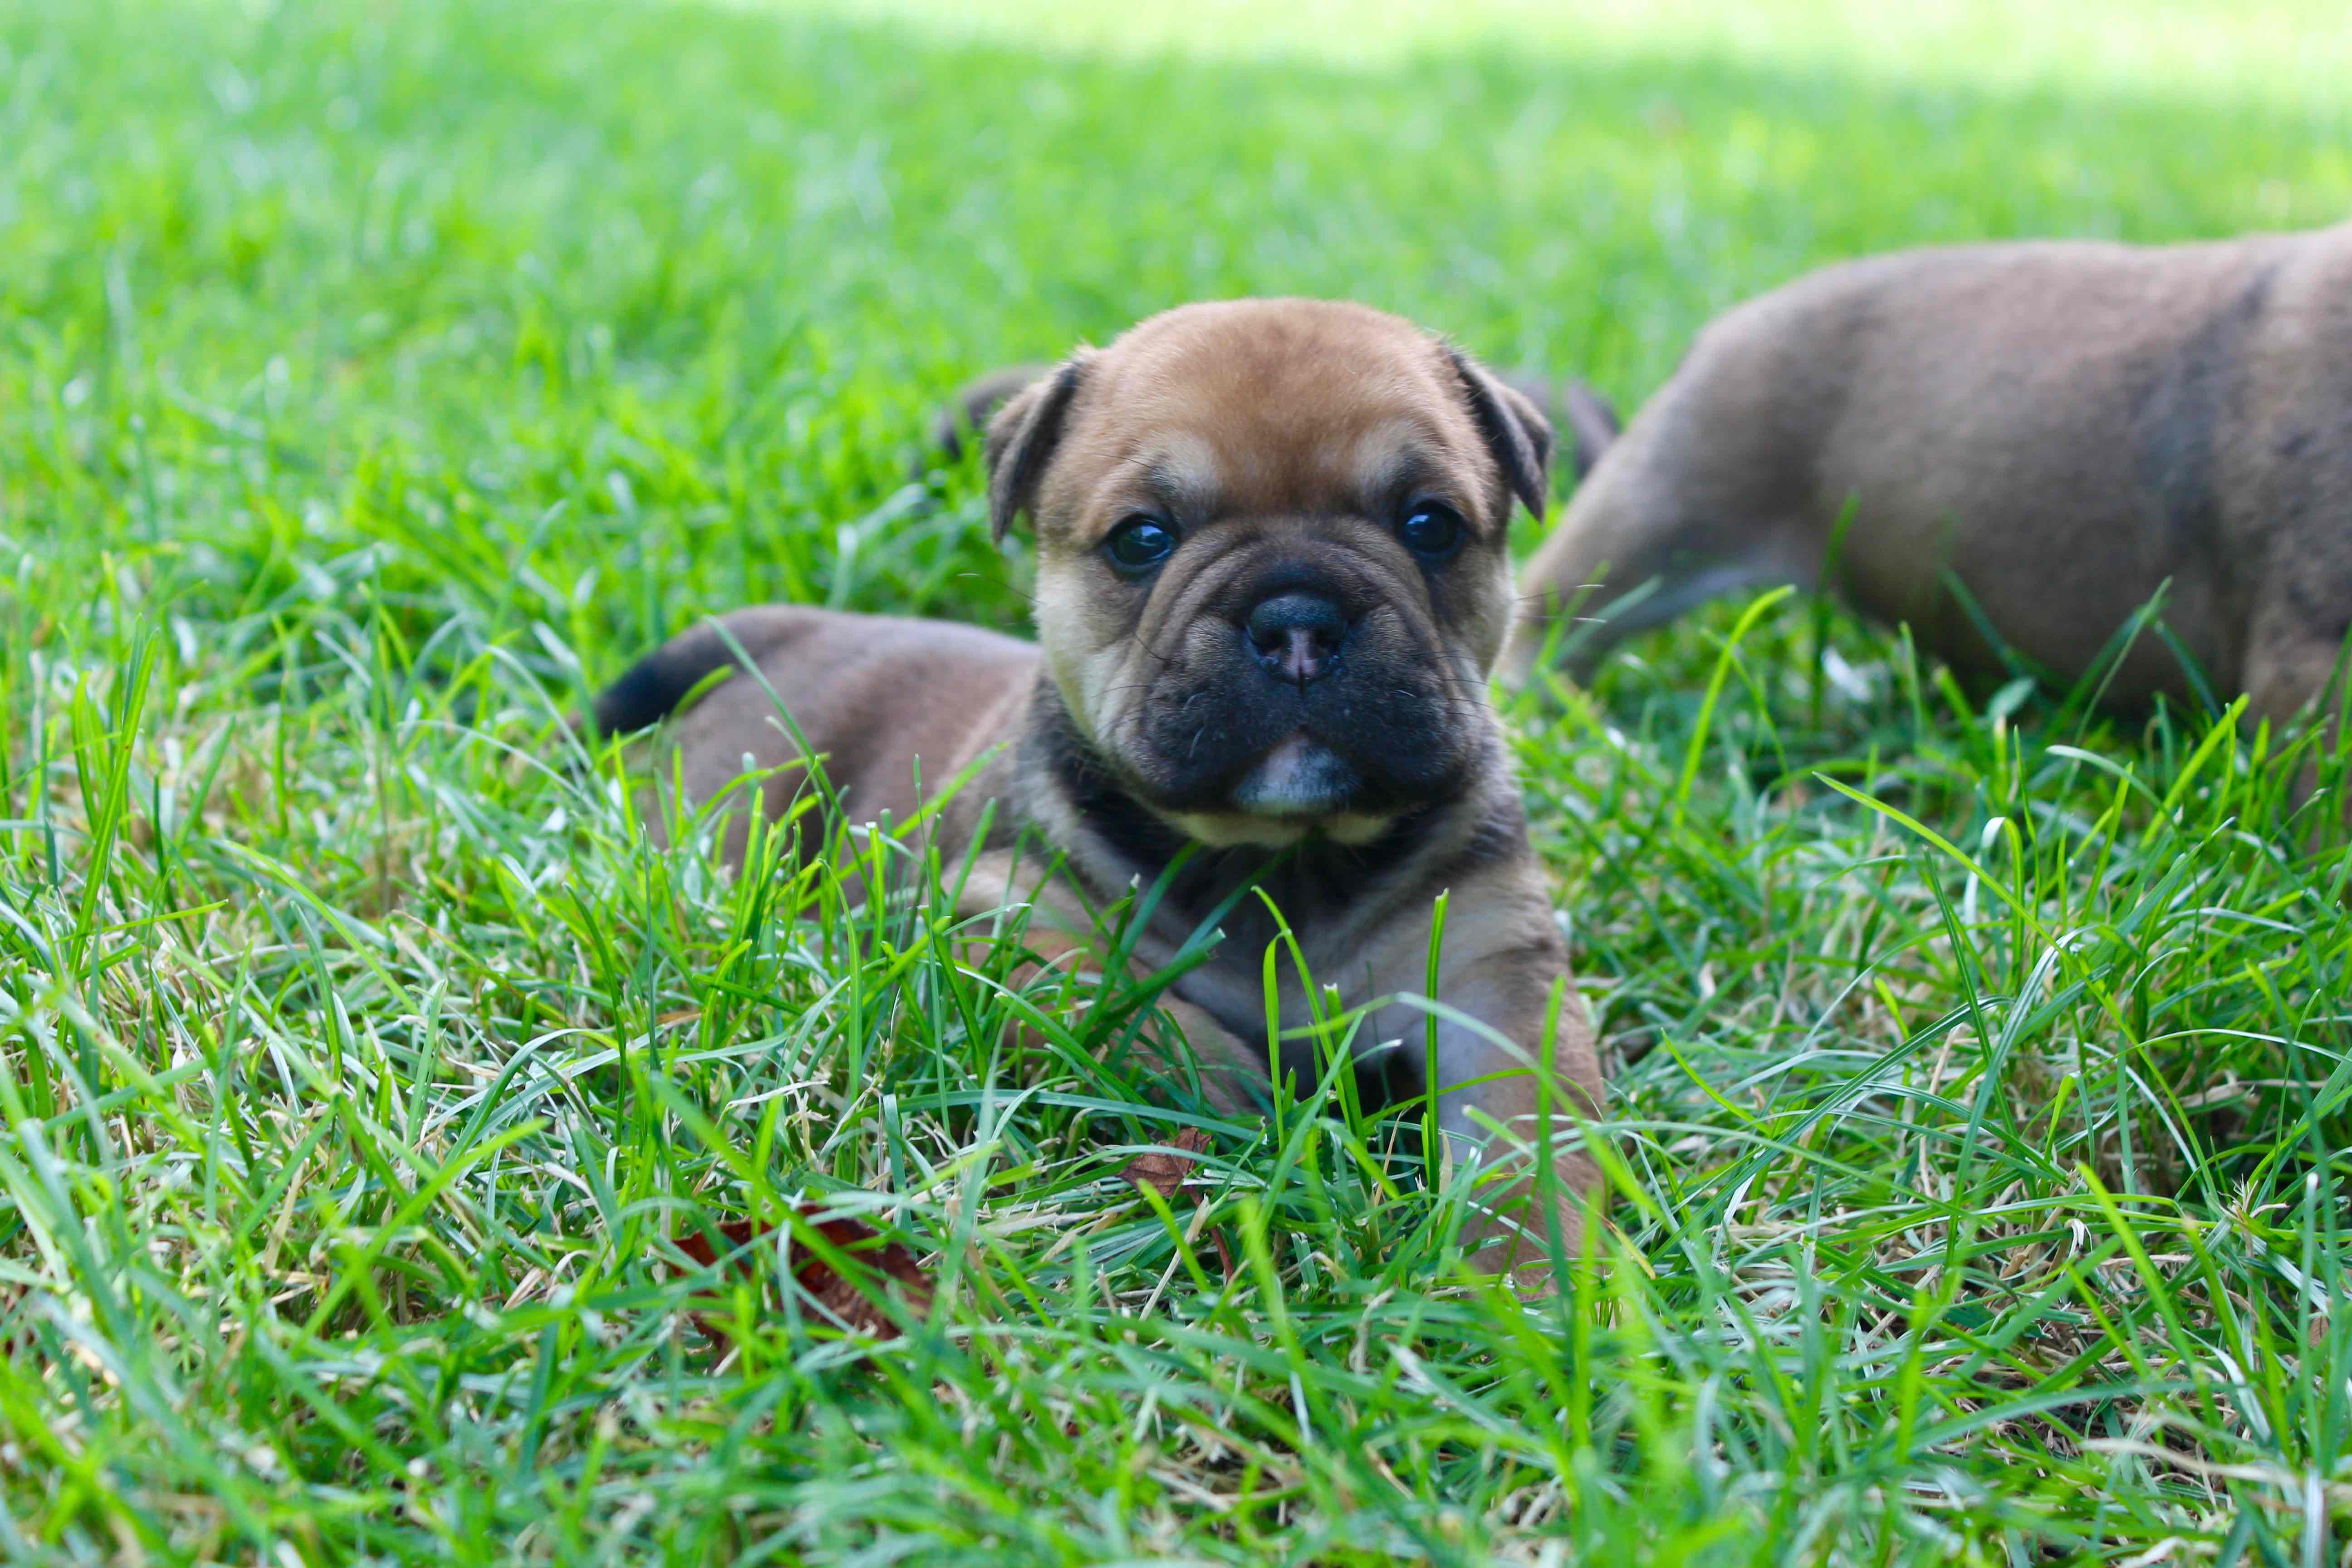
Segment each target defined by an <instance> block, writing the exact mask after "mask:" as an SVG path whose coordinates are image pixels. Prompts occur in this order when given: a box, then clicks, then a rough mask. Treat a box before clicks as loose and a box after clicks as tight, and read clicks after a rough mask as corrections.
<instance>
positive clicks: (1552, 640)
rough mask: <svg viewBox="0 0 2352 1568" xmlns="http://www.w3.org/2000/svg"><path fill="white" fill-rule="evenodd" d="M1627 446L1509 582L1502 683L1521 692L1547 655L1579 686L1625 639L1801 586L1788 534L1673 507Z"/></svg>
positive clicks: (1597, 473)
mask: <svg viewBox="0 0 2352 1568" xmlns="http://www.w3.org/2000/svg"><path fill="white" fill-rule="evenodd" d="M1642 457H1643V454H1642V453H1641V452H1640V451H1639V450H1638V449H1637V448H1635V447H1630V446H1620V447H1615V448H1612V450H1611V451H1610V452H1609V454H1608V455H1607V456H1606V457H1605V458H1603V460H1602V461H1601V465H1600V467H1599V468H1596V469H1595V470H1594V471H1593V475H1592V477H1591V479H1588V480H1587V481H1585V484H1584V487H1583V488H1582V489H1580V490H1578V491H1577V493H1576V497H1575V499H1574V500H1572V501H1571V502H1570V504H1569V509H1568V513H1567V515H1566V516H1565V517H1563V518H1561V520H1560V522H1559V527H1558V528H1556V529H1554V530H1553V531H1552V532H1551V535H1550V537H1549V538H1548V539H1546V540H1545V541H1544V542H1543V544H1542V545H1541V546H1540V547H1539V548H1538V550H1537V551H1536V552H1535V554H1534V555H1533V556H1531V557H1529V559H1528V563H1527V565H1526V567H1525V568H1523V569H1522V570H1521V572H1520V574H1519V605H1518V616H1517V624H1516V625H1515V626H1514V628H1513V630H1512V634H1511V640H1510V644H1509V646H1508V647H1507V648H1506V649H1505V651H1504V655H1503V662H1502V671H1501V673H1502V675H1503V679H1505V680H1506V681H1507V683H1509V684H1510V685H1512V686H1515V687H1516V686H1519V685H1522V684H1524V683H1525V682H1526V681H1527V680H1528V679H1529V678H1530V677H1531V676H1532V675H1533V674H1534V673H1535V668H1536V666H1537V664H1538V662H1541V661H1545V660H1546V658H1547V655H1549V657H1550V658H1558V659H1560V660H1562V661H1564V662H1565V664H1566V666H1567V668H1568V670H1569V673H1570V676H1571V677H1572V678H1573V679H1576V680H1578V681H1580V682H1581V681H1585V680H1589V679H1591V675H1592V672H1593V670H1594V669H1596V668H1599V666H1600V663H1601V659H1602V658H1605V657H1606V656H1607V655H1608V653H1609V652H1610V650H1611V649H1612V648H1614V647H1616V646H1617V645H1618V644H1619V643H1622V642H1623V641H1624V640H1625V639H1626V638H1627V637H1633V636H1634V635H1635V634H1637V633H1640V632H1643V631H1647V630H1649V629H1650V628H1651V627H1653V626H1663V625H1664V624H1665V623H1666V622H1668V621H1671V620H1673V619H1675V617H1676V616H1681V615H1683V614H1685V612H1687V611H1689V610H1690V609H1692V608H1694V607H1695V606H1696V605H1700V604H1703V603H1705V602H1706V601H1707V600H1709V599H1712V598H1717V597H1718V596H1720V595H1725V594H1733V593H1738V592H1739V591H1740V590H1742V589H1746V588H1762V587H1777V586H1779V585H1780V584H1798V585H1800V586H1811V584H1812V582H1813V580H1814V578H1815V577H1816V576H1818V570H1817V568H1818V563H1813V567H1814V569H1808V568H1807V566H1806V565H1805V563H1803V561H1802V557H1801V552H1799V551H1797V550H1795V549H1792V548H1790V543H1789V539H1790V530H1789V529H1788V528H1786V527H1785V526H1781V525H1779V524H1776V523H1773V522H1770V521H1764V520H1757V521H1738V520H1726V519H1725V518H1723V517H1721V516H1718V515H1715V514H1712V513H1708V512H1705V511H1698V510H1691V509H1689V508H1687V507H1686V506H1685V504H1684V498H1683V497H1682V495H1681V494H1680V493H1679V487H1678V486H1675V485H1673V484H1672V483H1667V484H1659V483H1657V482H1655V481H1654V478H1653V476H1652V474H1651V472H1650V471H1649V470H1650V468H1652V465H1648V464H1645V463H1643V462H1642V461H1641V458H1642Z"/></svg>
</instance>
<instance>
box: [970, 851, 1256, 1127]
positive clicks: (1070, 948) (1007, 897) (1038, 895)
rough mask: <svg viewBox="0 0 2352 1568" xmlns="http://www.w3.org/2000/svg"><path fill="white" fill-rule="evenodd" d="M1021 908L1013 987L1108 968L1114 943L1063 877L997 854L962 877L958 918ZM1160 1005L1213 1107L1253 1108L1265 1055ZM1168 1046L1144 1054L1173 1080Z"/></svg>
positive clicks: (1157, 1044)
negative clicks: (1049, 974)
mask: <svg viewBox="0 0 2352 1568" xmlns="http://www.w3.org/2000/svg"><path fill="white" fill-rule="evenodd" d="M1022 905H1026V906H1027V908H1028V910H1029V921H1028V925H1027V928H1026V929H1025V931H1024V933H1023V939H1022V944H1023V946H1024V948H1025V949H1026V950H1027V951H1028V952H1030V953H1031V954H1033V955H1034V956H1033V958H1032V959H1031V961H1030V962H1028V963H1023V964H1021V965H1020V966H1018V967H1017V968H1015V969H1014V970H1013V973H1011V974H1010V975H1008V976H1007V977H1006V978H1007V981H1008V983H1009V984H1013V985H1024V984H1027V983H1028V982H1029V981H1031V980H1032V979H1034V978H1035V977H1036V976H1037V975H1038V974H1039V973H1043V972H1044V971H1045V969H1047V968H1059V969H1062V970H1063V971H1064V972H1065V973H1076V972H1077V971H1079V970H1082V969H1084V970H1092V971H1094V972H1096V973H1100V972H1101V970H1102V968H1103V967H1104V965H1105V964H1106V963H1107V962H1108V952H1109V944H1108V942H1106V941H1105V940H1104V933H1103V931H1102V929H1101V926H1100V925H1099V923H1098V922H1097V921H1096V919H1095V917H1094V915H1093V913H1092V912H1091V911H1090V910H1087V908H1086V905H1085V902H1084V901H1083V900H1080V899H1079V898H1078V897H1077V895H1076V892H1075V890H1073V889H1071V888H1070V887H1069V886H1068V885H1067V884H1066V882H1064V881H1062V880H1061V879H1059V878H1056V877H1052V876H1048V875H1045V874H1044V873H1043V872H1042V871H1040V870H1036V869H1033V868H1027V867H1022V866H1017V865H1016V864H1015V862H1014V859H1013V856H1011V855H1010V854H1006V853H1003V852H992V853H989V854H984V855H982V856H980V857H979V858H977V859H976V860H975V861H974V863H973V866H972V873H971V876H970V877H969V878H967V879H965V881H964V884H963V891H962V895H961V898H960V899H959V900H957V904H956V913H957V914H959V915H961V916H963V917H965V918H967V919H971V918H975V917H986V916H989V915H992V914H994V913H995V912H997V911H998V910H1007V909H1012V908H1015V907H1018V906H1022ZM970 945H972V946H980V945H984V944H982V943H978V942H973V943H971V944H970ZM1139 945H1141V944H1139ZM1129 972H1130V973H1132V974H1133V975H1135V976H1136V977H1138V978H1140V977H1141V976H1142V975H1144V974H1146V973H1150V963H1149V961H1148V959H1147V957H1146V955H1144V954H1142V953H1141V952H1138V953H1136V954H1135V955H1134V956H1133V957H1131V958H1130V960H1129ZM1156 1005H1157V1006H1158V1008H1159V1010H1160V1012H1161V1013H1163V1014H1165V1015H1166V1016H1168V1018H1169V1020H1170V1021H1171V1023H1173V1024H1174V1025H1175V1026H1176V1028H1177V1030H1178V1031H1179V1032H1180V1033H1181V1035H1182V1036H1183V1041H1184V1044H1185V1045H1186V1046H1189V1047H1191V1050H1192V1058H1193V1062H1194V1064H1195V1065H1196V1066H1197V1067H1198V1068H1199V1069H1200V1075H1201V1089H1202V1093H1203V1094H1205V1095H1206V1096H1207V1097H1208V1100H1209V1103H1210V1104H1211V1105H1213V1106H1214V1107H1216V1108H1217V1109H1218V1110H1221V1111H1223V1112H1225V1113H1227V1114H1229V1115H1232V1114H1238V1113H1240V1112H1243V1111H1245V1110H1249V1109H1250V1107H1251V1106H1252V1104H1253V1100H1252V1098H1251V1090H1252V1089H1253V1088H1254V1087H1256V1086H1259V1085H1262V1084H1264V1083H1265V1073H1266V1069H1265V1062H1264V1060H1263V1059H1262V1058H1261V1056H1260V1053H1259V1052H1258V1051H1257V1050H1256V1049H1255V1047H1251V1046H1249V1045H1248V1044H1246V1043H1245V1042H1244V1041H1243V1040H1241V1039H1240V1038H1239V1037H1236V1036H1234V1034H1232V1033H1231V1032H1230V1031H1228V1030H1227V1029H1225V1028H1224V1026H1222V1025H1220V1024H1219V1023H1218V1022H1217V1021H1216V1020H1215V1019H1214V1018H1213V1017H1212V1016H1210V1015H1209V1014H1208V1013H1207V1012H1205V1011H1204V1010H1202V1008H1200V1007H1197V1006H1195V1005H1192V1003H1190V1002H1187V1001H1185V1000H1184V999H1183V998H1182V997H1181V996H1178V995H1176V994H1174V993H1172V992H1168V993H1163V994H1161V995H1160V998H1159V1000H1158V1002H1157V1004H1156ZM1171 1045H1172V1042H1170V1041H1167V1040H1164V1039H1162V1040H1158V1041H1150V1042H1147V1043H1146V1046H1145V1049H1146V1050H1147V1051H1148V1052H1149V1053H1150V1058H1151V1059H1152V1060H1153V1062H1154V1064H1155V1065H1156V1066H1157V1067H1158V1068H1160V1070H1161V1071H1162V1072H1165V1073H1167V1074H1169V1075H1171V1076H1173V1075H1175V1074H1177V1073H1178V1072H1180V1071H1181V1053H1180V1051H1179V1050H1177V1049H1174V1048H1171Z"/></svg>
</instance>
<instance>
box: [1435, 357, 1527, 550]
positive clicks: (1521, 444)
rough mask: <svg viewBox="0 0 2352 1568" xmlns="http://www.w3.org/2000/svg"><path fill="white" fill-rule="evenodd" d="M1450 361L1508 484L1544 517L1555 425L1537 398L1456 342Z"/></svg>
mask: <svg viewBox="0 0 2352 1568" xmlns="http://www.w3.org/2000/svg"><path fill="white" fill-rule="evenodd" d="M1445 357H1446V359H1447V360H1448V361H1449V362H1451V363H1452V364H1453V366H1454V374H1456V375H1458V376H1459V377H1461V379H1462V387H1463V391H1464V393H1465V395H1467V396H1468V398H1469V400H1470V416H1471V417H1472V418H1474V419H1475V420H1476V421H1477V422H1478V434H1479V435H1481V436H1483V437H1486V449H1487V450H1488V451H1489V452H1492V453H1493V454H1494V455H1495V463H1496V467H1498V468H1501V469H1502V470H1503V481H1504V483H1506V484H1507V485H1508V486H1509V487H1510V489H1511V493H1512V494H1513V495H1515V496H1517V497H1518V498H1519V500H1520V502H1521V504H1523V505H1524V506H1526V508H1527V509H1528V510H1529V511H1531V512H1533V513H1534V514H1535V515H1536V516H1537V517H1538V518H1540V517H1542V516H1543V514H1544V481H1545V478H1546V476H1547V475H1548V474H1549V473H1550V471H1551V446H1552V436H1551V421H1550V420H1549V419H1548V418H1546V417H1545V416H1544V411H1543V409H1542V408H1541V407H1540V406H1538V405H1537V403H1536V401H1535V400H1534V399H1533V398H1531V397H1529V396H1528V395H1527V394H1526V393H1524V392H1521V391H1520V390H1519V389H1518V388H1517V387H1515V386H1511V385H1509V384H1507V383H1506V382H1504V380H1503V379H1502V378H1501V377H1500V376H1497V375H1496V374H1495V373H1494V372H1492V371H1490V370H1488V369H1487V368H1486V366H1485V365H1482V364H1480V363H1478V362H1477V361H1476V360H1474V359H1472V358H1471V357H1470V356H1469V355H1467V354H1465V353H1462V351H1460V350H1459V349H1456V348H1454V346H1453V345H1452V344H1450V343H1449V344H1447V345H1446V349H1445Z"/></svg>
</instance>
